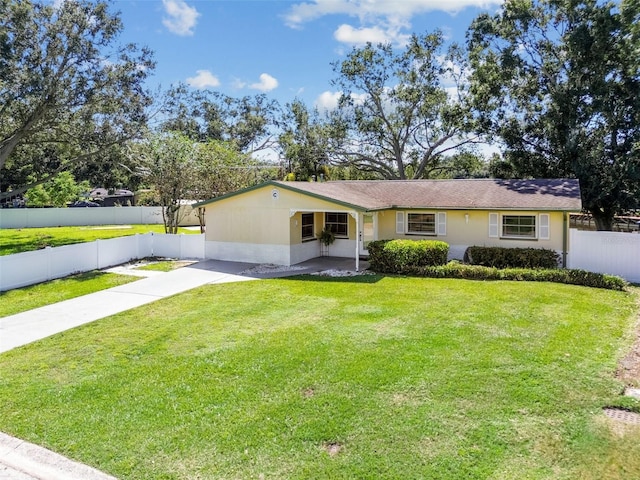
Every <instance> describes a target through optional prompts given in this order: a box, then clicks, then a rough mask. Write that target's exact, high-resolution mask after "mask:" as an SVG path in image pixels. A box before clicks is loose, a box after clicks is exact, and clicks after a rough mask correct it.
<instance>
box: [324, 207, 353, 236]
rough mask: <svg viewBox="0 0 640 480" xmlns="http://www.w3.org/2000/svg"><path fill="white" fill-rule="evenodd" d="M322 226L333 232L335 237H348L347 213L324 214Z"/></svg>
mask: <svg viewBox="0 0 640 480" xmlns="http://www.w3.org/2000/svg"><path fill="white" fill-rule="evenodd" d="M324 226H325V228H328V229H329V230H331V231H332V232H333V234H334V235H335V236H336V237H343V238H347V237H349V230H348V226H349V214H347V213H331V212H327V213H325V214H324Z"/></svg>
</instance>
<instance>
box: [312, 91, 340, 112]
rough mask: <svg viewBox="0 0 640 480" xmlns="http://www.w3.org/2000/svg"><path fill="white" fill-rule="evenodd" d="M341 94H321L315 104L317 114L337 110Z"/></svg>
mask: <svg viewBox="0 0 640 480" xmlns="http://www.w3.org/2000/svg"><path fill="white" fill-rule="evenodd" d="M341 96H342V92H322V93H321V94H320V96H319V97H318V98H317V100H316V102H315V107H316V108H317V109H318V111H319V112H332V111H333V110H335V109H336V108H338V102H339V101H340V97H341Z"/></svg>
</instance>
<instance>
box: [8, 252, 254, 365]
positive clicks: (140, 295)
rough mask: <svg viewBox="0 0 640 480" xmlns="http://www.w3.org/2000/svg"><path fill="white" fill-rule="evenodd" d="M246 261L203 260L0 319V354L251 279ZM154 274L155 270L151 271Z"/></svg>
mask: <svg viewBox="0 0 640 480" xmlns="http://www.w3.org/2000/svg"><path fill="white" fill-rule="evenodd" d="M252 266H253V265H252V264H248V263H236V262H217V261H213V260H211V261H205V262H198V263H195V264H193V265H190V266H188V267H183V268H179V269H177V270H173V271H171V272H167V273H163V274H160V275H155V274H152V276H150V277H148V278H144V279H142V280H137V281H135V282H131V283H127V284H125V285H120V286H118V287H114V288H110V289H108V290H102V291H100V292H96V293H91V294H89V295H84V296H82V297H76V298H72V299H70V300H65V301H63V302H59V303H54V304H52V305H46V306H44V307H40V308H36V309H34V310H29V311H27V312H22V313H18V314H16V315H11V316H9V317H4V318H0V353H2V352H6V351H8V350H12V349H14V348H16V347H20V346H22V345H26V344H28V343H31V342H34V341H36V340H40V339H43V338H46V337H49V336H51V335H53V334H55V333H58V332H62V331H64V330H68V329H70V328H74V327H77V326H79V325H83V324H85V323H89V322H93V321H95V320H98V319H100V318H104V317H108V316H110V315H114V314H116V313H120V312H124V311H126V310H129V309H131V308H135V307H139V306H142V305H145V304H147V303H151V302H155V301H156V300H160V299H161V298H165V297H169V296H171V295H175V294H177V293H182V292H185V291H187V290H191V289H192V288H196V287H199V286H201V285H205V284H208V283H226V282H239V281H245V280H253V279H254V277H249V276H242V275H240V272H242V271H244V270H247V269H248V268H251V267H252ZM154 273H155V272H154Z"/></svg>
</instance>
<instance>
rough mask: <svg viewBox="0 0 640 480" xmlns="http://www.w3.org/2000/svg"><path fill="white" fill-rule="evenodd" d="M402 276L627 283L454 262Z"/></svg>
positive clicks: (616, 286)
mask: <svg viewBox="0 0 640 480" xmlns="http://www.w3.org/2000/svg"><path fill="white" fill-rule="evenodd" d="M402 273H404V274H408V275H415V276H421V277H432V278H459V279H467V280H513V281H526V282H555V283H566V284H571V285H582V286H585V287H594V288H604V289H607V290H620V291H623V290H625V289H626V287H627V285H628V283H627V282H626V281H625V280H623V279H622V278H620V277H616V276H613V275H606V274H602V273H593V272H586V271H584V270H568V269H559V268H552V269H539V268H538V269H532V268H505V269H498V268H495V267H484V266H481V265H468V264H464V263H459V262H456V261H452V262H449V263H448V264H446V265H438V266H429V267H409V268H407V269H405V271H404V272H402Z"/></svg>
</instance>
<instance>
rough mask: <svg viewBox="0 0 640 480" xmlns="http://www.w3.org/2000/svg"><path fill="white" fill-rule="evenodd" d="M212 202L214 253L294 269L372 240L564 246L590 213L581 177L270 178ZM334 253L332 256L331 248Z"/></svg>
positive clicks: (360, 250)
mask: <svg viewBox="0 0 640 480" xmlns="http://www.w3.org/2000/svg"><path fill="white" fill-rule="evenodd" d="M196 206H199V207H204V208H205V212H206V213H205V222H206V225H207V229H206V236H205V239H206V256H207V258H214V259H219V260H232V261H243V262H255V263H274V264H278V265H293V264H296V263H300V262H303V261H305V260H309V259H311V258H315V257H318V256H320V255H321V246H320V242H319V241H318V240H317V238H316V237H317V235H318V234H319V233H320V231H321V230H322V229H323V228H324V227H325V226H328V227H329V228H331V229H332V231H333V232H334V234H335V237H336V241H335V243H333V244H332V245H331V246H330V247H329V251H328V254H329V255H331V256H335V257H351V258H355V259H356V261H357V259H358V258H359V257H360V256H361V255H367V253H368V252H367V244H368V243H369V242H370V241H372V240H381V239H393V238H409V239H416V240H417V239H438V240H442V241H445V242H447V243H448V244H449V245H450V253H449V255H450V258H457V259H461V258H462V256H463V255H464V252H465V250H466V248H467V247H469V246H472V245H482V246H500V247H534V248H546V249H552V250H556V251H557V252H559V253H560V254H561V255H562V256H563V260H564V259H565V258H566V254H567V252H568V243H569V242H568V232H569V222H568V217H569V213H570V212H579V211H580V210H581V209H582V205H581V201H580V187H579V184H578V181H577V180H573V179H554V180H493V179H474V180H406V181H404V180H380V181H366V180H362V181H332V182H277V181H272V182H267V183H264V184H261V185H258V186H255V187H251V188H247V189H244V190H239V191H237V192H233V193H230V194H227V195H224V196H222V197H218V198H214V199H211V200H208V201H205V202H201V203H199V204H196V205H194V207H196ZM324 253H325V254H326V252H324Z"/></svg>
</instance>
